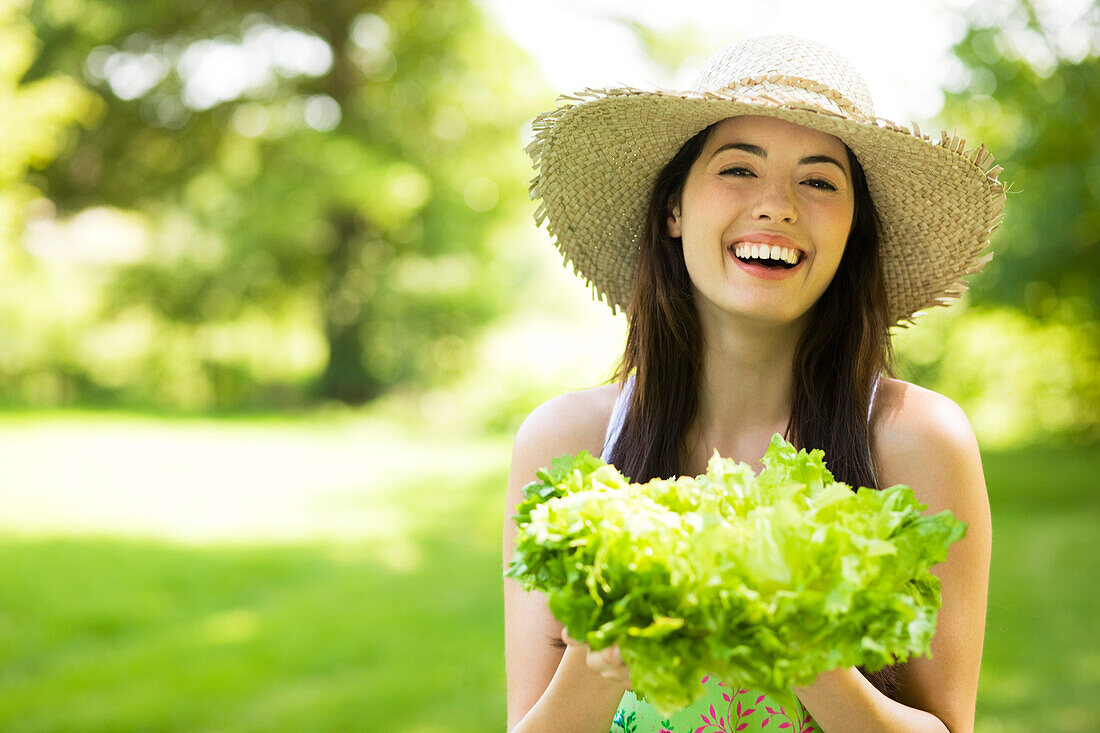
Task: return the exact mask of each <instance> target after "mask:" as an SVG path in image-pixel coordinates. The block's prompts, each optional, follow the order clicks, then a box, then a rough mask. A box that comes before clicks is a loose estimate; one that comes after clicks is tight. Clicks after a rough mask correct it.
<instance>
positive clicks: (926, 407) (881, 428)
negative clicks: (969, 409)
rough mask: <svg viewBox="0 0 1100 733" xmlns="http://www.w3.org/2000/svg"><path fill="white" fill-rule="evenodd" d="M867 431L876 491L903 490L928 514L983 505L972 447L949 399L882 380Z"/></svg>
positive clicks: (975, 446)
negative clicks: (977, 501) (976, 503)
mask: <svg viewBox="0 0 1100 733" xmlns="http://www.w3.org/2000/svg"><path fill="white" fill-rule="evenodd" d="M870 427H871V443H872V449H873V452H874V458H875V466H876V469H877V471H878V473H879V479H880V485H882V486H890V485H893V484H898V483H902V484H907V485H909V486H911V487H912V488H913V490H914V491H915V492H917V495H918V497H919V498H920V499H921V501H923V502H924V503H926V504H929V505H930V508H932V509H933V510H935V509H937V508H948V507H952V506H957V505H958V504H959V503H960V501H961V503H963V504H966V503H968V502H970V501H974V500H975V499H977V498H979V497H976V496H973V494H981V498H982V499H984V495H985V480H984V476H983V474H982V468H981V454H980V452H979V450H978V441H977V438H976V437H975V436H974V430H973V428H972V427H971V426H970V421H969V420H968V419H967V417H966V414H965V413H964V412H963V411H962V408H960V407H959V406H958V405H957V404H955V402H954V401H952V400H951V399H949V398H947V397H945V396H943V395H941V394H939V393H937V392H933V391H932V390H929V389H925V388H923V387H919V386H917V385H915V384H910V383H909V382H905V381H902V380H900V379H890V378H883V380H882V382H880V384H879V390H878V393H877V396H876V398H875V405H874V410H873V411H872V414H871V426H870ZM966 494H971V496H966Z"/></svg>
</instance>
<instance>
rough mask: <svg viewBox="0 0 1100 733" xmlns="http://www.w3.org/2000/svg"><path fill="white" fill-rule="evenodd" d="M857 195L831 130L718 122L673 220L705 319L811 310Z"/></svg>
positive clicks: (796, 314)
mask: <svg viewBox="0 0 1100 733" xmlns="http://www.w3.org/2000/svg"><path fill="white" fill-rule="evenodd" d="M854 202H855V198H854V192H853V189H852V172H851V170H850V169H849V164H848V154H847V151H846V149H845V147H844V144H843V143H842V142H840V140H838V139H837V138H835V137H833V136H832V135H827V134H825V133H823V132H818V131H817V130H811V129H809V128H806V127H802V126H800V125H795V124H793V123H790V122H784V121H782V120H776V119H772V118H770V117H731V118H729V119H726V120H724V121H722V122H720V123H718V125H716V126H715V128H714V130H712V131H711V134H710V137H709V138H708V139H707V141H706V143H705V144H704V146H703V150H702V152H701V153H700V155H699V157H698V159H696V161H695V163H694V164H693V165H692V166H691V169H690V171H689V172H688V176H687V180H686V181H685V183H684V189H683V193H682V195H681V197H680V201H679V203H678V204H676V205H675V206H673V207H672V209H671V212H670V216H669V218H668V229H669V233H670V234H671V235H672V236H673V237H680V238H681V239H682V242H683V248H684V261H685V263H686V264H687V270H688V274H689V275H690V276H691V281H692V284H693V285H694V290H695V301H696V305H697V307H698V309H699V313H700V317H701V318H707V317H709V316H708V313H709V314H717V313H719V312H725V313H729V314H739V315H742V316H746V317H749V318H753V319H756V320H762V321H769V322H775V323H786V322H792V321H795V320H797V319H799V318H801V317H803V316H805V315H806V314H807V313H808V312H809V311H810V309H811V308H812V307H813V304H814V303H816V302H817V299H818V298H819V297H821V294H822V293H823V292H825V288H826V287H827V286H828V285H829V282H830V281H831V280H832V279H833V275H834V274H835V273H836V270H837V266H838V265H839V264H840V258H841V256H842V255H843V254H844V246H845V243H846V242H847V239H848V232H849V230H850V228H851V226H852V215H853V210H854ZM792 262H793V266H792V265H791V263H792Z"/></svg>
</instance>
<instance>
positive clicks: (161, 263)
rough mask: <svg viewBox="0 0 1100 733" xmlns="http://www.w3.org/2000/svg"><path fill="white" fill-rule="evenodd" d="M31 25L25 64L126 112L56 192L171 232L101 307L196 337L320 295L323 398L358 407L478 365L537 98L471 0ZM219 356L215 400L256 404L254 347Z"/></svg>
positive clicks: (87, 18) (113, 5) (48, 180)
mask: <svg viewBox="0 0 1100 733" xmlns="http://www.w3.org/2000/svg"><path fill="white" fill-rule="evenodd" d="M29 18H30V19H31V21H32V22H33V23H34V26H35V28H36V30H37V33H38V36H39V38H40V39H41V40H42V42H43V51H42V53H41V54H40V55H39V57H38V59H37V62H36V63H35V64H34V66H33V67H32V68H31V69H30V71H29V72H28V75H27V76H28V78H39V77H46V76H49V75H52V74H56V73H58V72H64V73H68V74H71V75H75V76H79V77H82V78H83V80H84V82H85V83H86V84H87V85H88V86H89V87H91V88H93V89H95V90H96V91H97V92H98V93H99V94H100V95H101V97H102V99H103V101H104V103H105V105H106V114H105V115H104V118H103V124H101V125H98V126H96V127H94V128H93V129H87V130H85V131H82V132H81V134H80V135H79V136H77V137H76V138H75V139H74V140H73V141H72V142H71V145H70V146H69V147H68V149H67V150H66V151H65V153H64V154H63V155H62V156H61V157H60V158H59V159H58V160H57V162H56V163H55V164H53V165H51V166H50V167H48V168H47V169H46V170H45V171H44V172H43V173H42V181H41V183H42V187H43V189H44V190H45V191H47V195H48V196H49V198H50V199H51V200H53V201H54V202H55V203H56V204H57V206H58V209H59V211H60V212H61V213H68V212H76V211H80V210H84V209H87V208H89V207H94V206H101V205H108V206H114V207H119V208H124V209H133V210H136V211H139V212H141V213H142V214H144V216H145V217H146V218H147V220H148V221H149V222H151V223H152V228H153V231H154V232H155V234H154V236H153V238H152V242H151V245H150V247H149V251H148V252H147V253H146V255H145V256H144V257H143V258H142V259H141V260H140V261H138V262H135V263H132V264H129V265H127V266H125V267H122V268H120V269H119V271H118V274H117V278H116V279H115V280H114V283H113V285H112V286H111V287H110V288H109V293H110V296H109V299H108V301H107V304H106V306H105V308H104V313H103V314H102V318H103V319H111V318H113V317H116V316H121V315H122V314H125V313H126V312H127V311H128V310H132V309H137V308H143V309H149V308H152V309H153V311H154V312H155V313H156V314H158V316H159V317H161V318H162V319H164V320H166V321H169V322H171V323H173V324H175V325H176V326H180V325H183V326H190V327H193V328H194V329H196V332H197V329H198V328H199V327H200V326H201V325H203V324H211V323H229V322H232V321H233V320H234V319H237V318H240V317H242V316H244V315H246V314H249V313H253V314H254V313H255V312H256V311H257V310H258V309H259V310H262V311H263V312H270V313H278V312H286V311H291V312H294V311H301V310H302V309H306V310H307V311H309V312H310V317H311V318H313V319H314V321H315V323H316V328H317V330H318V332H320V333H321V334H323V339H324V343H325V344H326V345H327V365H326V366H325V367H324V369H323V373H321V374H319V375H318V377H317V379H316V382H315V385H314V386H315V395H316V396H318V397H321V398H333V399H337V400H342V401H345V402H349V403H361V402H363V401H366V400H369V399H371V398H373V397H375V396H377V395H379V394H380V393H382V392H383V391H384V390H386V389H387V388H388V387H390V386H392V385H395V384H398V383H401V382H406V381H410V380H413V381H417V380H425V379H430V378H431V377H433V376H438V375H439V374H446V373H451V372H455V371H457V370H459V369H460V368H461V367H462V365H463V363H464V358H465V348H466V347H465V344H466V342H465V340H464V338H463V337H464V336H466V335H469V334H470V333H471V331H472V330H473V329H474V328H475V327H477V326H478V325H480V324H482V323H484V322H486V321H487V320H488V319H490V318H491V317H493V316H494V315H496V314H497V313H498V312H499V311H500V310H501V309H502V307H503V306H504V296H505V295H506V294H507V293H508V292H509V286H510V284H511V283H510V282H509V278H510V277H511V276H510V275H509V273H508V272H507V270H506V268H505V267H504V265H503V264H502V262H501V261H500V258H495V257H494V253H493V250H492V247H491V245H490V241H489V240H490V238H491V231H492V228H493V226H494V224H495V223H496V222H498V221H499V220H500V219H501V218H502V217H504V218H506V217H507V215H508V214H509V213H510V212H513V211H516V208H517V206H519V207H520V208H524V207H522V202H523V199H524V197H523V194H524V193H525V191H526V185H525V182H526V178H527V177H528V176H529V169H528V166H527V164H526V160H525V159H524V158H523V156H522V152H521V142H522V141H521V137H520V133H521V126H522V123H523V121H524V120H525V119H527V118H528V117H530V116H531V114H532V113H533V112H534V111H535V107H537V105H538V101H539V92H540V88H539V87H538V86H537V85H536V84H532V80H533V79H536V78H537V77H536V74H535V73H534V72H533V70H532V67H531V65H530V62H529V61H528V60H527V59H526V57H524V56H522V55H521V54H520V52H519V51H518V50H517V49H516V48H515V47H514V46H513V45H512V44H511V43H510V42H509V41H507V40H506V39H505V38H504V37H503V36H502V35H501V34H500V33H498V32H497V31H496V30H494V29H493V28H491V27H490V26H489V25H488V23H487V21H486V20H485V18H484V17H483V15H482V14H481V12H480V11H479V10H478V9H477V8H476V6H474V5H472V4H471V2H470V1H469V0H439V1H438V2H432V3H422V2H416V1H414V0H376V1H375V2H365V3H364V2H348V1H347V0H325V1H322V0H283V2H280V3H269V2H261V1H260V0H225V1H224V2H206V3H195V2H190V1H187V0H149V1H148V2H141V3H133V2H129V0H40V1H39V2H36V3H34V5H33V7H32V8H31V10H30V12H29ZM300 315H301V314H300V313H299V316H300ZM203 367H204V368H205V369H206V370H208V371H209V372H210V373H211V374H212V377H211V379H212V381H213V383H214V384H215V394H216V402H218V403H220V404H222V405H228V404H233V403H234V402H239V401H242V400H243V399H245V398H246V397H247V395H248V392H249V380H250V379H251V376H252V375H250V374H248V373H247V369H246V368H242V367H241V365H240V364H239V363H232V362H231V361H230V362H225V361H223V362H220V363H219V361H218V360H217V359H215V358H210V359H207V360H206V363H204V365H203Z"/></svg>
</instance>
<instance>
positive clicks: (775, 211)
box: [752, 179, 798, 224]
mask: <svg viewBox="0 0 1100 733" xmlns="http://www.w3.org/2000/svg"><path fill="white" fill-rule="evenodd" d="M758 190H759V192H760V197H759V198H758V199H757V201H756V204H755V205H754V206H753V211H752V217H753V218H754V219H760V220H767V221H773V222H774V221H782V222H786V223H787V224H793V223H794V222H795V220H796V219H797V216H798V215H797V213H796V212H795V206H794V196H792V195H791V188H790V183H788V182H787V181H785V180H778V179H773V180H772V181H768V182H765V183H764V184H763V185H761V186H760V187H759V189H758Z"/></svg>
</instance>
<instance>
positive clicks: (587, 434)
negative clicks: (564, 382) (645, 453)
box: [512, 384, 619, 480]
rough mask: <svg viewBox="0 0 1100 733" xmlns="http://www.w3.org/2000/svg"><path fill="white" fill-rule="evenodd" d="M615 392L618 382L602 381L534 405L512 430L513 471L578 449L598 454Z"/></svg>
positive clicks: (538, 466) (609, 417)
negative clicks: (513, 431) (590, 386)
mask: <svg viewBox="0 0 1100 733" xmlns="http://www.w3.org/2000/svg"><path fill="white" fill-rule="evenodd" d="M618 396H619V385H618V384H605V385H601V386H599V387H593V388H591V389H585V390H581V391H578V392H568V393H566V394H563V395H559V396H558V397H555V398H553V399H551V400H548V401H546V402H544V403H542V404H541V405H539V406H538V407H536V408H535V409H534V410H532V411H531V414H529V415H528V416H527V418H526V419H525V420H524V421H523V424H522V425H520V428H519V431H518V432H517V433H516V441H515V447H514V450H513V453H512V469H513V473H516V472H517V470H518V471H520V472H524V469H525V468H526V467H528V466H530V465H532V464H537V465H535V466H534V470H537V469H538V468H541V467H542V466H544V465H547V464H548V463H549V461H550V460H551V459H553V458H557V457H558V456H561V455H565V454H574V453H579V452H580V451H582V450H587V451H588V452H589V453H592V454H593V455H599V454H600V451H601V450H602V449H603V440H604V434H605V433H606V431H607V424H608V421H609V420H610V419H611V410H612V408H613V407H614V405H615V399H616V398H617V397H618ZM520 478H522V477H520ZM530 478H534V473H533V470H532V471H531V476H530V477H529V478H528V479H527V480H530Z"/></svg>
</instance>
